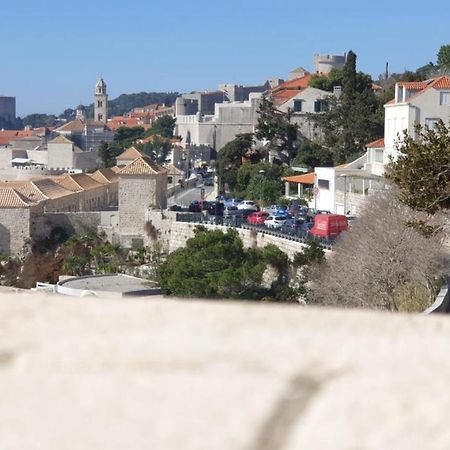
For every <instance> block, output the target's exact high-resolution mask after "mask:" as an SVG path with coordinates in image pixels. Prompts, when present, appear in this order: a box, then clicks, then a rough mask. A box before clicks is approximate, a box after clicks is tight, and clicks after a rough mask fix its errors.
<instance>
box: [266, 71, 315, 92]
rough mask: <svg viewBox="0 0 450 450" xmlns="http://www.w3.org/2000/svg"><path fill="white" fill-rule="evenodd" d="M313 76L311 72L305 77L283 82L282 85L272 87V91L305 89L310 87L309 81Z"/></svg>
mask: <svg viewBox="0 0 450 450" xmlns="http://www.w3.org/2000/svg"><path fill="white" fill-rule="evenodd" d="M311 76H312V75H311V74H307V75H305V76H303V77H299V78H294V79H293V80H290V81H286V82H284V83H281V84H280V85H278V86H276V87H274V88H273V89H272V92H278V91H281V90H284V89H297V90H300V89H305V88H306V87H308V85H309V82H310V81H311Z"/></svg>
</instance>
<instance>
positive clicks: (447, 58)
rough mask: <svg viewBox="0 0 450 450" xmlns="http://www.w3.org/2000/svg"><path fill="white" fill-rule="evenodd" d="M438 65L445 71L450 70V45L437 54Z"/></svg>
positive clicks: (444, 46) (442, 47)
mask: <svg viewBox="0 0 450 450" xmlns="http://www.w3.org/2000/svg"><path fill="white" fill-rule="evenodd" d="M437 57H438V58H437V63H438V65H439V66H441V67H442V68H445V69H450V45H442V46H441V48H440V49H439V52H438V54H437Z"/></svg>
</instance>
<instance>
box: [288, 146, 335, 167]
mask: <svg viewBox="0 0 450 450" xmlns="http://www.w3.org/2000/svg"><path fill="white" fill-rule="evenodd" d="M291 166H300V167H307V168H308V169H314V168H315V167H332V166H333V153H332V152H331V151H330V150H329V149H328V148H326V147H323V146H322V145H320V144H319V143H317V142H311V141H304V142H302V143H301V144H300V146H299V147H298V150H297V156H296V157H295V159H294V160H293V161H292V163H291Z"/></svg>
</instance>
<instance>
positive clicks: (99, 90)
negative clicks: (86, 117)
mask: <svg viewBox="0 0 450 450" xmlns="http://www.w3.org/2000/svg"><path fill="white" fill-rule="evenodd" d="M107 119H108V94H107V93H106V83H105V82H104V81H103V78H100V79H99V80H98V81H97V84H96V85H95V98H94V120H95V121H97V122H103V123H106V121H107Z"/></svg>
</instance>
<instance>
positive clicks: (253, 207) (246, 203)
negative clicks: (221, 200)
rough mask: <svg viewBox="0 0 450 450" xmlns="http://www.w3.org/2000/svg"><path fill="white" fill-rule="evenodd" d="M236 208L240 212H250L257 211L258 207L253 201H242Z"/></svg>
mask: <svg viewBox="0 0 450 450" xmlns="http://www.w3.org/2000/svg"><path fill="white" fill-rule="evenodd" d="M237 208H238V209H242V210H244V209H247V210H250V211H258V206H257V205H256V203H255V202H254V201H253V200H242V202H241V203H239V204H238V205H237Z"/></svg>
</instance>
